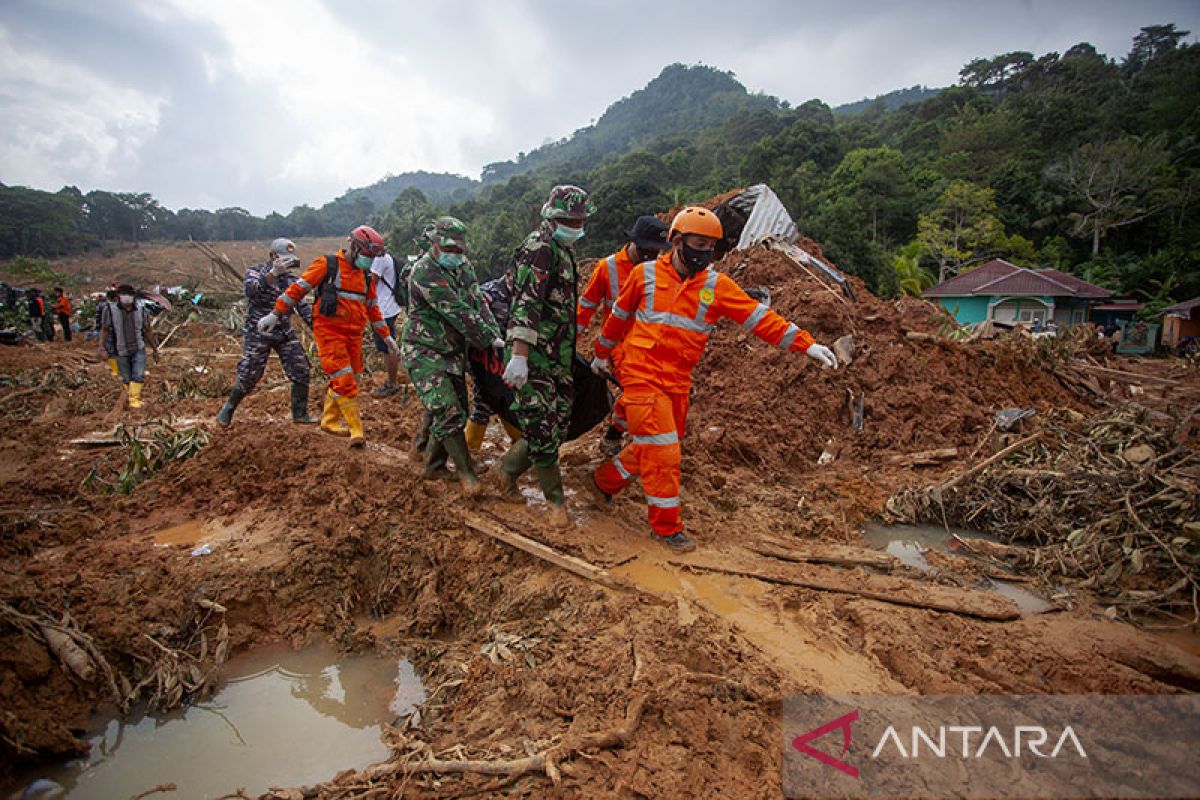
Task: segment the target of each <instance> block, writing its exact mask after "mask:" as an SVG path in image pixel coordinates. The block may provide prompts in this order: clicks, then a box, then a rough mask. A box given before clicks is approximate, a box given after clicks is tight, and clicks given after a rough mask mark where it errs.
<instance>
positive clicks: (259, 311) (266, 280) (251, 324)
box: [242, 264, 312, 337]
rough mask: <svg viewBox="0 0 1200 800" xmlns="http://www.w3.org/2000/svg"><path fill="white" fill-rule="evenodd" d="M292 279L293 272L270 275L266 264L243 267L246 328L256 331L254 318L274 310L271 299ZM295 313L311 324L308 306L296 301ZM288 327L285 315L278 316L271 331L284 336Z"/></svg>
mask: <svg viewBox="0 0 1200 800" xmlns="http://www.w3.org/2000/svg"><path fill="white" fill-rule="evenodd" d="M295 282H296V276H295V275H294V274H292V273H291V272H285V273H283V274H282V275H280V276H278V277H272V276H271V265H270V264H255V265H254V266H252V267H250V268H249V269H248V270H246V277H245V278H243V280H242V288H243V289H245V290H246V332H247V333H254V334H255V335H258V321H259V320H260V319H262V318H263V317H265V316H266V315H267V314H269V313H271V312H272V311H274V310H275V301H276V300H278V299H279V295H281V294H283V293H284V292H285V291H287V288H288V287H289V286H291V285H292V284H293V283H295ZM296 313H297V314H299V315H300V316H301V318H303V320H304V321H305V322H307V323H308V326H309V327H310V328H311V327H312V306H311V305H310V304H308V303H300V304H299V305H298V306H297V307H296ZM291 330H292V326H291V322H290V321H289V318H288V317H287V316H285V317H283V318H281V319H280V320H279V325H278V326H276V328H275V330H274V331H272V332H271V335H274V336H279V337H282V336H285V335H287V334H288V333H290V332H291Z"/></svg>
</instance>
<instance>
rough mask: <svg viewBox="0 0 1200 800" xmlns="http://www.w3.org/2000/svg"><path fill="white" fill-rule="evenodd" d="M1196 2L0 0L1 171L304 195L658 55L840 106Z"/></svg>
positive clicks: (314, 197)
mask: <svg viewBox="0 0 1200 800" xmlns="http://www.w3.org/2000/svg"><path fill="white" fill-rule="evenodd" d="M1167 22H1174V23H1176V24H1177V25H1178V26H1179V27H1180V28H1183V29H1185V30H1190V31H1193V35H1192V36H1190V37H1188V39H1189V41H1196V34H1198V33H1200V3H1197V2H1195V0H1142V2H1128V1H1127V0H991V2H988V3H978V4H977V3H968V2H960V1H959V0H922V1H921V2H911V3H902V2H891V1H890V0H876V1H875V2H865V1H864V2H858V1H857V0H840V1H838V2H819V1H818V0H803V1H802V0H771V1H768V0H721V2H714V0H690V2H673V0H659V2H655V3H646V2H639V1H637V0H606V1H605V2H601V1H600V0H596V1H595V2H592V1H591V0H575V2H573V3H565V2H547V1H542V0H458V1H457V2H441V1H440V0H424V1H423V2H394V0H357V1H355V2H351V1H350V0H36V1H34V0H0V118H2V119H3V120H4V123H3V125H0V182H3V183H5V184H8V185H26V186H34V187H37V188H42V189H50V190H56V189H58V188H59V187H61V186H63V185H65V184H74V185H76V186H79V187H80V188H81V189H83V190H84V191H87V190H90V189H93V188H103V189H109V190H113V191H149V192H151V193H153V194H154V195H155V196H156V197H157V198H158V199H159V200H160V201H161V202H162V203H163V204H164V205H166V206H168V207H170V208H175V209H178V208H182V207H191V208H219V207H222V206H231V205H237V206H242V207H245V208H248V209H249V210H251V211H252V212H254V213H256V214H264V213H267V212H268V211H271V210H278V211H281V212H283V213H286V212H287V211H288V210H290V209H291V208H292V207H293V206H295V205H298V204H301V203H310V204H313V205H320V204H321V203H324V202H326V201H327V200H330V199H332V198H333V197H334V196H336V195H338V194H340V193H341V192H342V191H344V190H345V189H347V188H348V187H351V186H361V185H365V184H369V183H372V182H373V181H375V180H378V179H379V178H381V177H383V176H384V175H385V174H388V173H399V172H405V171H408V170H416V169H427V170H431V171H450V172H458V173H461V174H465V175H469V176H472V177H478V174H479V170H480V168H481V167H482V166H483V165H484V164H486V163H488V162H491V161H498V160H503V159H508V158H511V157H513V156H514V155H515V154H516V153H517V152H518V151H521V150H530V149H533V148H534V147H536V146H537V145H539V144H541V143H542V142H544V141H547V140H550V139H555V138H558V137H561V136H565V135H567V134H569V133H570V132H571V131H573V130H575V129H577V128H579V127H582V126H584V125H587V124H588V123H589V122H591V121H592V120H594V119H595V118H596V117H598V116H599V115H600V114H601V113H602V112H603V111H604V109H605V107H607V106H608V105H609V104H610V103H611V102H613V101H614V100H616V99H618V98H620V97H622V96H624V95H627V94H629V93H630V92H632V91H634V90H636V89H638V88H640V87H641V86H643V85H645V83H646V82H647V81H649V80H650V79H651V78H653V77H654V76H655V75H657V74H658V72H659V71H660V70H661V69H662V68H663V67H664V66H666V65H667V64H670V63H673V62H683V63H687V64H695V63H704V64H709V65H712V66H716V67H719V68H721V69H727V70H732V71H733V72H734V73H735V74H736V75H737V77H738V78H739V79H740V80H741V81H742V82H743V83H744V84H745V85H746V86H747V88H749V89H750V90H751V91H761V92H766V93H769V94H774V95H777V96H779V97H781V98H783V99H785V100H788V101H790V102H792V103H794V104H799V103H802V102H804V101H805V100H808V99H810V98H813V97H817V98H820V99H822V100H824V101H826V102H828V103H829V104H831V105H837V104H839V103H844V102H848V101H852V100H857V99H860V98H862V97H872V96H875V95H877V94H881V93H884V92H887V91H890V90H892V89H896V88H901V87H906V86H912V85H914V84H925V85H928V86H944V85H948V84H951V83H953V82H955V81H956V80H957V76H958V70H959V68H960V67H962V65H963V64H964V63H966V62H967V61H969V60H970V59H971V58H974V57H977V56H988V55H995V54H997V53H1003V52H1008V51H1010V50H1030V51H1033V52H1035V53H1037V54H1041V53H1044V52H1047V51H1051V50H1055V51H1060V52H1061V51H1062V50H1065V49H1066V48H1067V47H1069V46H1071V45H1072V44H1075V43H1076V42H1080V41H1088V42H1091V43H1092V44H1094V45H1095V46H1096V47H1097V49H1099V50H1100V51H1101V52H1103V53H1106V54H1108V55H1109V56H1112V57H1120V56H1123V55H1124V54H1125V53H1126V52H1128V49H1129V44H1130V40H1131V39H1132V37H1133V35H1134V34H1136V33H1137V31H1138V28H1140V27H1141V26H1143V25H1151V24H1157V23H1167Z"/></svg>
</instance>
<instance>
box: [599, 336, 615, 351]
mask: <svg viewBox="0 0 1200 800" xmlns="http://www.w3.org/2000/svg"><path fill="white" fill-rule="evenodd" d="M596 341H597V342H599V343H600V344H602V345H604V346H605V347H607V348H608V349H609V350H612V349H613V348H614V347H616V346H617V343H616V342H614V341H613V340H612V339H605V338H604V337H603V336H597V337H596Z"/></svg>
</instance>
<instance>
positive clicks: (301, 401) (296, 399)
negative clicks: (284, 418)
mask: <svg viewBox="0 0 1200 800" xmlns="http://www.w3.org/2000/svg"><path fill="white" fill-rule="evenodd" d="M292 422H294V423H296V424H297V425H316V424H317V421H316V420H315V419H313V418H312V417H310V416H309V415H308V384H307V383H293V384H292Z"/></svg>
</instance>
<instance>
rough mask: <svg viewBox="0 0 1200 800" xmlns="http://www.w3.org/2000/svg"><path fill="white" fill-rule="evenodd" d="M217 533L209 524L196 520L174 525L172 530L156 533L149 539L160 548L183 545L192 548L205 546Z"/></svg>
mask: <svg viewBox="0 0 1200 800" xmlns="http://www.w3.org/2000/svg"><path fill="white" fill-rule="evenodd" d="M215 533H216V531H215V530H213V529H212V528H211V527H210V526H209V524H208V523H207V522H205V521H204V520H202V519H194V520H191V521H189V522H185V523H183V524H182V525H173V526H171V527H170V528H164V529H163V530H161V531H155V532H154V533H151V534H149V537H150V541H151V542H152V543H153V544H155V545H157V546H159V547H170V546H171V545H181V544H182V545H188V546H189V547H190V546H194V545H198V544H203V543H204V542H205V541H206V540H207V539H209V538H211V537H212V536H213V534H215Z"/></svg>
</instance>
